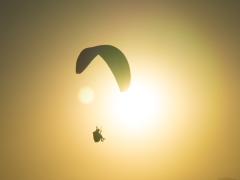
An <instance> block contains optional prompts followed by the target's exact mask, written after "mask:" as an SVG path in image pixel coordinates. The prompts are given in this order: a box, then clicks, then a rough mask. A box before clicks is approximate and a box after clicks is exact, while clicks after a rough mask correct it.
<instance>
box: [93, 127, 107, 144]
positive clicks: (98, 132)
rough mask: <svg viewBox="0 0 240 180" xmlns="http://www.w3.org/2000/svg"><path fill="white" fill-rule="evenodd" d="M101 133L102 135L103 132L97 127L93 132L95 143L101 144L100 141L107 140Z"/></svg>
mask: <svg viewBox="0 0 240 180" xmlns="http://www.w3.org/2000/svg"><path fill="white" fill-rule="evenodd" d="M101 133H102V130H101V129H99V128H98V127H96V131H94V132H93V139H94V141H95V142H99V141H100V140H101V141H102V142H103V141H104V139H106V138H103V136H102V134H101Z"/></svg>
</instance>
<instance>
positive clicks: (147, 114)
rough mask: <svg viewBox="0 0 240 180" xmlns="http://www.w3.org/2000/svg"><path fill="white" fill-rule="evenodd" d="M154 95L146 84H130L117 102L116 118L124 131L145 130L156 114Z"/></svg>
mask: <svg viewBox="0 0 240 180" xmlns="http://www.w3.org/2000/svg"><path fill="white" fill-rule="evenodd" d="M156 109H157V105H156V93H155V92H154V90H153V89H152V88H151V87H150V86H149V85H147V84H144V83H142V82H136V83H134V82H133V83H132V84H131V86H130V88H129V89H128V90H127V91H126V92H124V93H121V94H120V95H119V97H118V100H117V107H116V111H117V113H116V114H117V117H118V119H119V122H120V124H121V125H122V126H123V128H124V129H128V130H130V131H139V130H143V129H144V128H146V127H147V126H148V125H149V124H150V122H151V120H152V119H153V118H154V116H155V114H156Z"/></svg>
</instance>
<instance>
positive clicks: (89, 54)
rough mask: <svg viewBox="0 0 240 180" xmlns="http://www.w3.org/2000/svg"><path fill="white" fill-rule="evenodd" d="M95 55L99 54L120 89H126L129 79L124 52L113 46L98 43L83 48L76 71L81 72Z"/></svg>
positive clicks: (128, 68) (122, 90) (129, 74)
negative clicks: (98, 44)
mask: <svg viewBox="0 0 240 180" xmlns="http://www.w3.org/2000/svg"><path fill="white" fill-rule="evenodd" d="M97 55H100V56H101V57H102V58H103V60H104V61H105V62H106V63H107V65H108V66H109V68H110V69H111V71H112V73H113V75H114V77H115V79H116V81H117V83H118V86H119V89H120V91H121V92H124V91H126V90H127V89H128V87H129V85H130V81H131V73H130V67H129V64H128V61H127V59H126V57H125V56H124V54H123V53H122V52H121V51H120V50H119V49H117V48H116V47H114V46H111V45H100V46H94V47H89V48H86V49H84V50H83V51H82V52H81V53H80V55H79V56H78V59H77V64H76V73H77V74H80V73H82V72H83V71H84V70H85V69H86V68H87V66H88V65H89V64H90V63H91V61H92V60H93V59H94V58H95V57H96V56H97Z"/></svg>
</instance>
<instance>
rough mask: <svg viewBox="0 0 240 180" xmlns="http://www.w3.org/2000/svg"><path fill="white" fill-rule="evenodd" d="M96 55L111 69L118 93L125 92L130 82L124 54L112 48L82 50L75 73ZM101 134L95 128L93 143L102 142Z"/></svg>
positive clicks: (128, 68)
mask: <svg viewBox="0 0 240 180" xmlns="http://www.w3.org/2000/svg"><path fill="white" fill-rule="evenodd" d="M97 55H100V56H101V57H102V58H103V60H104V61H105V62H106V63H107V65H108V67H109V68H110V69H111V71H112V73H113V75H114V77H115V79H116V81H117V83H118V86H119V89H120V91H121V92H124V91H126V90H127V89H128V88H129V85H130V81H131V73H130V67H129V64H128V61H127V59H126V57H125V56H124V54H123V53H122V52H121V51H120V50H119V49H118V48H116V47H114V46H111V45H100V46H94V47H89V48H86V49H84V50H82V52H81V53H80V55H79V56H78V59H77V64H76V73H77V74H80V73H82V72H83V71H84V70H85V69H86V68H87V66H88V65H89V64H90V63H91V62H92V60H93V59H94V58H95V57H96V56H97ZM101 133H102V130H101V129H99V128H98V127H96V130H95V131H94V132H93V139H94V141H95V142H99V141H100V140H101V141H102V142H103V141H104V139H105V138H103V137H102V134H101Z"/></svg>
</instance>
